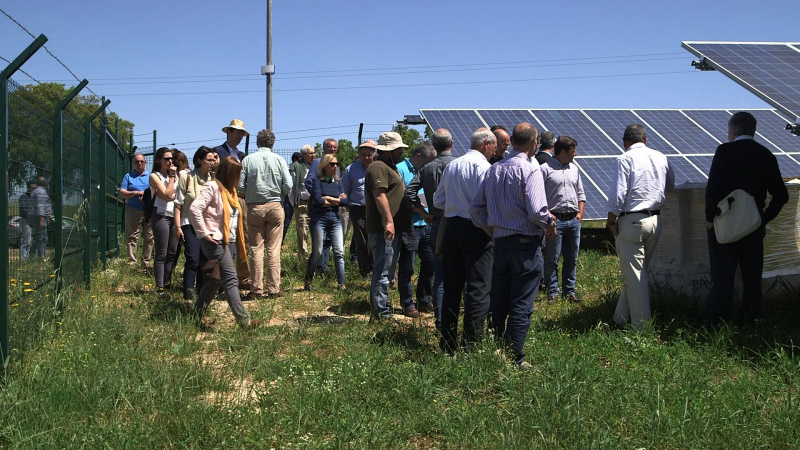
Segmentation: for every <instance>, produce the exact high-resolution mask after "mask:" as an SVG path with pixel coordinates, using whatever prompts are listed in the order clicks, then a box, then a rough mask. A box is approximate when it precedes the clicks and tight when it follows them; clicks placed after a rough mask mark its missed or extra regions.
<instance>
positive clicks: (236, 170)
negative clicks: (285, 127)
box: [189, 156, 262, 328]
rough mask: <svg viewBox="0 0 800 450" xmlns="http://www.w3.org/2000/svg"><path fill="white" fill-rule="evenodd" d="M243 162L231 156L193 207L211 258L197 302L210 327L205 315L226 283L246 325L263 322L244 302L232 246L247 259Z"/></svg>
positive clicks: (231, 301) (237, 314) (205, 251)
mask: <svg viewBox="0 0 800 450" xmlns="http://www.w3.org/2000/svg"><path fill="white" fill-rule="evenodd" d="M241 173H242V164H241V163H239V161H237V160H236V158H234V157H232V156H228V157H226V158H225V159H223V160H222V162H220V164H219V166H218V167H217V173H216V180H214V181H209V182H207V183H206V184H205V185H204V186H203V189H202V190H200V193H199V194H198V195H197V198H195V200H194V202H193V203H192V206H191V207H190V208H189V222H191V224H192V226H193V227H194V230H195V232H196V233H197V238H198V239H200V249H201V250H202V252H203V254H204V255H205V256H206V258H208V262H207V263H206V264H205V265H204V266H203V267H202V268H201V269H202V270H203V274H204V280H205V283H204V284H203V288H202V289H201V290H200V295H199V296H198V297H197V302H196V303H195V312H196V313H197V315H198V317H199V318H200V320H201V325H202V326H203V327H205V328H209V327H210V326H211V325H212V324H211V323H209V322H207V321H203V316H204V314H205V312H206V309H207V308H208V305H209V304H210V303H211V300H213V298H214V294H216V293H217V291H218V290H219V287H220V286H222V285H223V284H224V286H225V294H226V297H227V298H228V305H229V306H230V307H231V312H233V315H234V316H235V317H236V321H237V322H238V323H239V325H241V326H242V327H243V328H255V327H258V326H260V325H261V324H262V321H260V320H258V319H250V316H249V315H248V314H247V310H246V309H245V307H244V305H243V304H242V298H241V295H240V294H239V280H238V278H237V276H236V267H235V266H234V264H233V257H232V256H231V255H232V251H231V246H232V245H235V246H236V248H237V250H238V252H237V257H238V258H239V259H242V260H245V261H246V258H247V251H246V250H245V247H244V244H245V243H244V224H243V220H241V217H242V215H241V214H240V211H239V199H238V197H237V196H236V185H237V184H239V175H240V174H241Z"/></svg>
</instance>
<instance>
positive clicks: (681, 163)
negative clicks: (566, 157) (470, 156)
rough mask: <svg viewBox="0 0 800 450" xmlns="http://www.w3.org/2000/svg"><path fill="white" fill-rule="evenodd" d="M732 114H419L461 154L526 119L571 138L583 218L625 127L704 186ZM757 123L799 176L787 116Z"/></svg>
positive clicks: (595, 202) (797, 146) (682, 179)
mask: <svg viewBox="0 0 800 450" xmlns="http://www.w3.org/2000/svg"><path fill="white" fill-rule="evenodd" d="M734 112H736V110H722V109H682V110H677V109H672V110H664V109H640V110H631V109H497V110H485V109H456V110H441V109H424V110H420V113H422V115H423V117H425V120H427V121H428V124H429V125H430V126H431V128H432V129H434V130H436V129H438V128H446V129H447V130H449V131H450V133H451V134H452V135H453V154H454V156H460V155H462V154H464V153H465V152H466V151H467V149H469V139H470V136H471V135H472V133H473V132H474V131H475V130H476V129H477V128H480V127H487V126H488V127H490V126H492V125H502V126H504V127H505V128H506V129H508V130H511V129H513V128H514V126H515V125H516V124H518V123H520V122H530V123H532V124H534V125H536V126H537V128H539V129H540V130H549V131H552V132H553V133H554V134H555V135H556V136H560V135H567V136H571V137H572V138H573V139H575V140H576V141H578V156H577V157H576V159H575V163H576V165H577V166H578V167H579V168H580V170H581V177H582V180H583V187H584V190H585V191H586V213H585V217H586V218H587V219H603V218H605V217H606V215H607V214H608V213H607V208H606V204H607V201H608V195H609V192H610V190H611V183H612V180H613V177H614V173H615V159H616V157H617V156H618V155H621V154H622V153H623V151H624V150H623V147H622V134H623V132H624V131H625V127H626V126H628V125H630V124H631V123H639V124H642V125H643V126H644V127H645V128H646V130H647V143H648V146H649V147H651V148H654V149H656V150H659V151H661V152H662V153H664V154H665V155H666V156H667V159H668V160H669V163H670V165H671V166H672V168H673V170H674V171H675V183H676V185H681V184H694V183H701V184H705V183H706V181H707V180H708V172H709V170H710V168H711V160H712V158H713V156H714V152H715V151H716V148H717V146H718V145H719V144H721V143H722V142H726V141H727V140H728V130H727V123H728V119H729V118H730V116H731V114H733V113H734ZM750 112H752V113H753V115H754V116H755V117H756V119H757V120H758V133H757V135H756V137H755V138H756V140H757V141H758V142H760V143H761V144H763V145H765V146H766V147H767V148H769V149H770V150H771V151H772V152H773V153H774V154H775V155H776V157H777V158H778V164H779V165H780V167H781V173H782V174H783V176H784V177H785V178H791V177H795V176H800V138H798V137H796V136H792V135H791V134H790V133H788V132H787V131H786V130H784V126H785V125H786V122H787V119H786V118H785V117H784V116H782V115H781V114H780V113H778V112H777V111H775V110H769V109H766V110H751V111H750Z"/></svg>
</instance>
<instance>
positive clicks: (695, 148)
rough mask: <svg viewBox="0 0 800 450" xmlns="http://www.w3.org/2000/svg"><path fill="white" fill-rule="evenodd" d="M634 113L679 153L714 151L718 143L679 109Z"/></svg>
mask: <svg viewBox="0 0 800 450" xmlns="http://www.w3.org/2000/svg"><path fill="white" fill-rule="evenodd" d="M636 114H638V115H639V117H641V118H642V119H643V120H645V121H646V122H647V123H648V124H649V125H650V126H651V127H653V128H655V129H656V130H658V132H659V133H660V134H661V136H663V137H664V139H666V140H668V141H669V142H670V144H672V146H673V147H675V148H676V149H678V150H679V151H680V152H681V153H685V154H691V153H714V150H716V148H717V146H718V145H719V144H720V142H719V141H717V140H716V139H714V138H713V137H711V136H710V135H709V134H708V133H706V132H705V130H703V129H702V128H700V127H698V126H697V124H696V123H694V122H692V120H691V119H689V118H688V117H686V116H685V115H683V113H681V112H680V111H675V110H640V111H636Z"/></svg>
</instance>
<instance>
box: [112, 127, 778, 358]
mask: <svg viewBox="0 0 800 450" xmlns="http://www.w3.org/2000/svg"><path fill="white" fill-rule="evenodd" d="M728 128H729V130H730V135H729V138H730V141H731V142H730V143H727V144H723V145H721V146H720V147H719V148H718V149H717V152H716V156H715V157H714V161H713V163H712V167H711V173H710V174H709V182H708V187H707V198H706V204H707V207H706V218H707V220H708V229H709V249H710V263H711V265H710V267H711V271H710V273H711V281H712V285H713V287H712V290H711V294H710V296H709V300H708V305H707V308H706V310H707V318H706V319H707V322H708V323H709V325H710V326H718V325H719V324H720V323H722V322H723V321H726V320H728V319H729V318H730V310H731V303H732V297H733V294H732V287H733V281H734V280H733V277H734V274H735V271H736V267H737V264H741V267H742V279H743V283H744V291H743V293H744V304H745V317H746V319H747V320H748V321H754V320H758V318H759V316H760V310H761V287H760V276H761V269H762V267H763V237H764V233H765V229H764V226H765V225H766V223H767V222H769V221H770V220H772V219H773V218H774V217H775V216H776V215H777V214H778V212H779V211H780V209H781V207H782V205H783V204H785V203H786V202H787V201H788V193H787V190H786V187H785V186H784V185H783V182H782V179H781V177H780V171H779V169H778V165H777V160H776V159H775V157H774V155H772V153H771V152H770V151H769V150H767V149H766V148H764V147H763V146H761V145H760V144H758V143H757V142H755V141H754V139H753V136H754V135H755V129H756V121H755V118H753V116H752V115H750V114H749V113H744V112H742V113H737V114H734V115H733V116H732V117H731V119H730V122H729V123H728ZM222 131H223V132H224V133H225V134H226V135H227V139H226V141H225V143H223V144H222V145H220V146H218V147H215V148H213V149H211V148H208V147H200V149H198V150H197V152H195V155H194V158H193V163H194V169H193V170H191V169H190V168H189V167H188V161H186V157H185V155H183V154H182V153H181V152H179V151H177V150H175V149H169V148H160V149H158V151H157V152H156V154H155V159H154V162H153V168H152V172H148V171H147V170H146V167H145V165H146V164H145V158H144V156H143V155H141V154H137V155H135V156H134V168H133V171H132V172H130V173H129V174H128V175H126V177H125V179H124V180H123V183H122V188H121V190H120V193H121V195H122V196H123V197H124V198H126V199H127V209H126V229H127V236H128V257H129V260H130V263H131V264H137V251H136V250H137V243H138V240H139V237H140V236H141V235H142V234H143V235H144V246H143V249H142V250H143V251H142V262H143V263H145V264H147V263H148V262H149V261H150V258H151V256H150V252H151V251H152V249H153V248H154V249H155V257H154V258H153V271H154V273H155V283H156V290H157V291H158V292H159V293H163V292H165V290H168V289H169V288H170V285H171V280H172V273H173V270H174V268H175V263H176V261H177V255H178V253H179V251H180V250H179V247H180V243H182V245H183V248H184V254H185V266H184V271H183V289H182V290H183V296H184V297H183V298H184V301H185V302H187V306H188V307H191V308H193V310H194V311H195V313H196V314H197V316H198V317H199V318H200V319H201V324H202V326H203V327H211V326H212V325H213V324H211V323H208V322H204V321H203V319H202V318H203V314H204V312H205V310H206V308H207V306H208V304H209V302H210V301H211V299H213V297H214V296H215V295H216V294H217V292H218V291H219V290H220V289H222V290H223V291H224V295H225V298H226V299H227V301H228V303H229V305H230V308H231V311H232V312H233V314H234V316H235V317H236V320H237V321H238V323H239V324H240V325H241V326H243V327H246V328H253V327H257V326H259V325H260V324H261V322H260V321H259V320H257V319H250V317H249V315H248V313H247V310H246V308H245V307H244V305H243V303H242V301H243V300H250V299H256V298H278V297H281V296H282V295H283V290H282V289H281V266H280V264H281V263H280V256H281V246H282V244H283V240H284V238H285V235H286V232H287V230H288V229H289V223H290V221H291V219H292V218H294V219H295V228H296V233H297V251H298V253H299V255H300V256H301V257H302V258H305V259H306V261H307V263H306V269H305V274H304V284H303V287H304V289H305V290H307V291H311V290H313V289H314V285H313V283H314V282H315V279H317V278H316V276H317V274H318V273H319V272H320V271H321V270H323V271H324V270H327V267H328V263H329V262H330V255H331V253H333V265H334V267H335V274H336V275H335V276H336V283H337V287H338V288H339V289H341V290H343V291H345V292H348V293H349V292H350V291H349V289H348V287H347V286H346V277H345V251H344V249H345V242H344V241H345V236H346V235H347V234H348V228H350V227H352V230H353V237H352V241H351V243H350V252H351V254H352V255H353V257H355V258H356V263H357V267H358V271H359V274H360V276H361V277H363V278H364V279H365V280H371V286H370V293H369V300H370V305H371V318H372V320H375V321H380V320H384V319H388V318H391V317H392V314H393V312H394V311H393V309H392V308H391V306H390V305H389V302H388V293H389V289H390V285H391V284H396V287H397V290H398V295H399V300H400V307H401V308H402V313H403V314H404V315H406V316H408V317H412V318H416V317H419V316H420V313H425V312H433V313H434V317H435V325H436V328H437V330H438V331H439V333H440V335H441V339H440V346H441V349H442V350H443V351H444V352H446V353H453V352H456V351H460V350H462V349H469V348H470V347H471V346H474V345H475V344H476V343H477V342H479V341H480V340H482V339H483V338H484V334H485V333H486V329H487V324H488V328H489V329H490V330H491V331H492V332H493V333H494V335H495V337H496V338H497V339H499V340H500V341H501V342H503V343H504V344H505V346H506V348H507V349H508V351H509V354H510V356H512V358H513V360H514V362H515V363H516V364H517V365H518V366H519V367H521V368H527V367H529V366H528V363H526V362H525V351H524V343H525V339H526V337H527V334H528V330H529V327H530V316H531V314H532V313H533V307H534V299H535V298H536V296H537V294H538V292H539V290H540V286H542V288H543V289H545V291H546V298H547V302H549V303H556V302H559V301H566V302H573V303H582V299H581V297H580V296H579V295H578V293H577V291H576V284H577V261H578V254H579V249H580V236H581V223H582V221H583V215H584V209H585V208H584V207H585V203H586V196H585V194H584V189H583V184H582V180H581V172H580V170H579V168H578V167H577V166H576V164H575V163H574V159H575V156H576V154H577V148H578V145H579V143H578V142H577V141H576V140H575V139H574V138H572V137H570V136H558V137H556V136H555V135H554V134H553V133H551V132H549V131H544V132H541V133H540V132H539V130H538V129H537V127H536V126H534V125H532V124H530V123H520V124H518V125H516V126H515V127H514V128H513V130H510V131H509V130H507V129H505V128H504V127H502V126H494V127H492V128H480V129H478V130H476V131H475V132H474V133H473V134H472V136H471V139H470V148H469V149H464V150H466V151H465V152H464V154H463V155H462V156H460V157H458V158H455V157H453V155H452V148H453V139H452V136H451V134H450V132H449V131H448V130H446V129H439V130H436V131H434V132H433V135H432V136H431V139H430V142H424V143H422V144H420V145H418V146H417V147H415V148H413V149H410V151H409V148H408V145H406V144H405V143H404V142H403V140H402V138H401V136H400V135H399V134H398V133H396V132H386V133H383V134H381V135H380V137H379V138H378V141H377V142H375V141H372V140H367V141H365V142H362V143H360V144H359V146H358V147H357V152H358V156H357V159H356V160H355V161H354V162H353V163H352V164H350V165H349V166H348V167H346V168H342V167H340V165H339V160H338V158H337V153H338V143H337V141H336V140H334V139H327V140H325V141H324V142H323V144H322V152H323V154H322V155H321V156H320V157H319V158H317V155H316V151H315V149H314V147H312V146H310V145H305V146H303V148H302V149H301V151H300V152H299V153H296V154H295V155H293V157H292V162H291V164H288V165H287V163H286V161H285V160H284V159H283V157H281V156H279V155H277V154H275V153H274V152H273V150H272V149H273V146H274V144H275V135H274V134H273V133H272V132H271V131H270V130H266V129H264V130H261V131H259V132H258V134H257V138H256V143H257V146H258V150H257V151H256V152H255V153H252V154H250V155H248V156H247V157H244V154H243V153H242V152H241V151H239V149H238V145H239V144H240V143H241V141H242V139H243V138H244V136H248V135H249V134H248V132H247V131H246V129H245V128H244V123H243V122H242V121H240V120H238V119H235V120H233V121H232V122H231V124H230V125H229V126H226V127H224V128H223V129H222ZM622 146H623V148H624V149H625V151H624V152H623V154H621V155H620V156H618V157H617V158H616V174H615V177H614V179H613V180H612V181H613V183H612V190H611V191H610V192H608V193H606V194H607V196H608V199H609V200H608V205H607V210H608V219H607V227H608V229H609V230H610V232H611V234H612V235H613V236H614V238H615V242H616V248H617V252H618V253H619V257H620V268H621V274H622V289H621V293H620V297H619V301H618V303H617V308H616V311H615V313H614V316H613V320H614V322H615V323H616V324H617V325H619V326H626V325H631V326H633V327H634V328H636V329H642V328H643V327H644V326H645V324H646V323H647V322H648V321H649V320H650V318H651V311H650V301H649V289H648V282H647V270H648V263H649V260H650V258H651V256H652V255H653V252H654V249H655V246H656V244H657V242H658V237H659V234H660V232H661V226H662V225H661V222H660V220H659V216H660V214H661V210H662V208H663V207H664V205H665V202H666V192H667V191H668V190H669V189H671V188H672V187H673V185H674V175H673V171H672V168H671V167H670V164H669V161H668V159H667V158H666V157H665V156H664V154H662V153H661V152H659V151H658V150H654V149H651V148H649V147H647V135H646V130H645V128H644V127H643V126H642V125H639V124H631V125H629V126H628V127H627V128H626V129H625V130H624V133H623V137H622ZM404 155H407V156H404ZM148 189H149V193H150V195H147V193H146V191H147V190H148ZM735 189H745V190H746V191H747V192H748V193H750V194H751V195H752V196H753V197H754V198H755V202H756V204H757V206H758V207H759V211H762V213H761V214H762V222H761V226H760V227H759V228H758V230H756V231H755V232H753V233H752V234H750V235H748V236H747V237H745V238H743V239H741V240H739V241H737V242H733V243H726V244H720V243H718V242H717V241H716V238H715V237H714V227H713V221H714V218H715V216H718V215H719V211H718V210H717V203H719V202H720V201H721V200H723V199H724V198H725V196H726V195H728V194H729V193H730V192H731V191H732V190H735ZM767 193H769V194H770V196H771V201H770V203H769V206H768V207H767V208H766V210H765V202H766V200H765V199H766V195H767ZM150 196H152V198H153V199H154V201H153V207H152V208H148V201H147V200H148V197H150ZM150 209H151V210H150ZM265 253H266V256H265ZM417 257H419V260H420V263H419V273H418V274H417V283H416V287H415V286H414V284H413V275H414V267H415V263H416V259H417ZM265 259H266V264H265ZM559 260H561V261H562V270H561V277H560V281H559V273H558V263H559ZM265 265H266V283H264V278H265V273H264V268H265ZM243 291H248V293H247V295H242V294H243ZM462 308H463V316H464V317H463V329H462V331H461V333H459V332H458V322H459V316H460V315H461V311H462Z"/></svg>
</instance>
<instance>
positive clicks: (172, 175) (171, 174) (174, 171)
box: [169, 165, 178, 178]
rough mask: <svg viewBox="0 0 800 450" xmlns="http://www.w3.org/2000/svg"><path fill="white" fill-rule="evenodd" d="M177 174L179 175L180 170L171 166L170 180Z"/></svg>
mask: <svg viewBox="0 0 800 450" xmlns="http://www.w3.org/2000/svg"><path fill="white" fill-rule="evenodd" d="M177 173H178V168H177V167H175V166H173V165H170V166H169V176H170V178H171V177H174V176H175V175H176V174H177Z"/></svg>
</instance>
